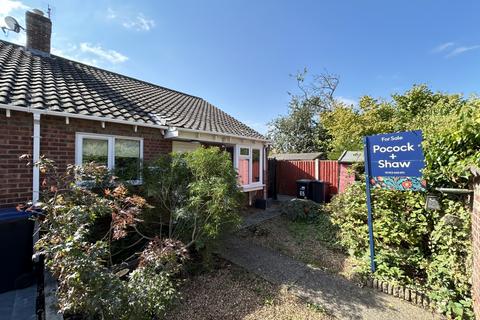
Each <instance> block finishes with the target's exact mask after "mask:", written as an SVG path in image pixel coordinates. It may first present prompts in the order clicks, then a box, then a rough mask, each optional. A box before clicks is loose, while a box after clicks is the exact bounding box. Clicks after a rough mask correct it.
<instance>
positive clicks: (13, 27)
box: [1, 16, 25, 34]
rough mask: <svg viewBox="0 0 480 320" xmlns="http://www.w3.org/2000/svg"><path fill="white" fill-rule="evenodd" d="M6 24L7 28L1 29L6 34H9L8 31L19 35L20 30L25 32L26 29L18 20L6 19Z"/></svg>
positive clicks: (8, 17)
mask: <svg viewBox="0 0 480 320" xmlns="http://www.w3.org/2000/svg"><path fill="white" fill-rule="evenodd" d="M5 24H6V25H7V26H6V27H1V28H2V31H3V33H5V34H7V31H13V32H15V33H19V32H20V30H25V28H24V27H22V26H21V25H20V24H19V23H18V21H17V19H15V18H14V17H11V16H6V17H5Z"/></svg>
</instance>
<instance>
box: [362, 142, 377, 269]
mask: <svg viewBox="0 0 480 320" xmlns="http://www.w3.org/2000/svg"><path fill="white" fill-rule="evenodd" d="M364 145H365V146H364V159H365V179H366V191H367V209H368V238H369V243H370V270H372V273H373V272H375V246H374V243H373V217H372V202H371V201H372V197H371V192H370V166H369V165H368V164H369V163H370V159H369V153H368V150H369V146H368V137H365V139H364Z"/></svg>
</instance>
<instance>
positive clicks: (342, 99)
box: [337, 97, 358, 106]
mask: <svg viewBox="0 0 480 320" xmlns="http://www.w3.org/2000/svg"><path fill="white" fill-rule="evenodd" d="M337 100H338V101H340V102H342V103H344V104H346V105H347V106H356V105H357V104H358V102H357V101H356V100H354V99H350V98H345V97H338V98H337Z"/></svg>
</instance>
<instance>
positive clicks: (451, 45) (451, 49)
mask: <svg viewBox="0 0 480 320" xmlns="http://www.w3.org/2000/svg"><path fill="white" fill-rule="evenodd" d="M477 49H480V44H475V45H472V46H461V45H457V44H456V43H455V42H445V43H442V44H440V45H438V46H437V47H435V48H433V49H432V50H431V52H432V53H444V54H445V55H444V57H445V58H451V57H455V56H458V55H460V54H462V53H465V52H468V51H472V50H477Z"/></svg>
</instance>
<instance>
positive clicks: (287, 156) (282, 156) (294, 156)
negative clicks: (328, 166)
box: [268, 152, 323, 160]
mask: <svg viewBox="0 0 480 320" xmlns="http://www.w3.org/2000/svg"><path fill="white" fill-rule="evenodd" d="M268 157H269V158H275V159H277V160H315V159H322V158H323V153H321V152H310V153H279V154H272V155H270V156H268Z"/></svg>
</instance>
